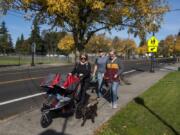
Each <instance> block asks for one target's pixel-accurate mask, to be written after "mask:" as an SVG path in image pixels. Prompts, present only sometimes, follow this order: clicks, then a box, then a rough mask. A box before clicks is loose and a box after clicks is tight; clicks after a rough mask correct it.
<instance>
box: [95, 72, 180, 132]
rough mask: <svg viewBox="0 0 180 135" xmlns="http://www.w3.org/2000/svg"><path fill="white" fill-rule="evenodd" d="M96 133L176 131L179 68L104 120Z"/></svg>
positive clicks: (179, 110) (179, 102)
mask: <svg viewBox="0 0 180 135" xmlns="http://www.w3.org/2000/svg"><path fill="white" fill-rule="evenodd" d="M95 134H96V135H179V134H180V72H173V73H170V74H168V75H167V76H165V77H164V78H163V79H161V80H160V81H159V82H158V83H157V84H155V85H154V86H152V87H151V88H150V89H149V90H148V91H146V92H145V93H144V94H143V95H141V96H139V97H138V98H136V99H135V100H134V101H132V102H131V103H129V104H128V105H127V106H126V107H125V108H123V109H122V110H121V111H119V112H117V113H116V115H115V116H113V117H112V118H111V119H110V120H109V121H108V122H107V123H105V124H104V125H103V126H102V127H101V128H100V129H99V130H98V131H96V133H95Z"/></svg>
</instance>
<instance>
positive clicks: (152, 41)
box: [148, 36, 159, 47]
mask: <svg viewBox="0 0 180 135" xmlns="http://www.w3.org/2000/svg"><path fill="white" fill-rule="evenodd" d="M158 44H159V41H158V39H157V38H156V37H155V36H152V37H151V38H150V39H149V40H148V47H149V46H154V47H157V46H158Z"/></svg>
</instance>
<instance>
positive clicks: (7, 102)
mask: <svg viewBox="0 0 180 135" xmlns="http://www.w3.org/2000/svg"><path fill="white" fill-rule="evenodd" d="M135 71H136V70H130V71H127V72H124V74H128V73H132V72H135ZM45 93H46V92H41V93H36V94H34V95H29V96H25V97H21V98H17V99H12V100H9V101H5V102H1V103H0V106H3V105H6V104H10V103H14V102H18V101H22V100H25V99H29V98H33V97H37V96H41V95H44V94H45Z"/></svg>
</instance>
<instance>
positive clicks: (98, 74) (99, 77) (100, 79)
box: [97, 72, 104, 97]
mask: <svg viewBox="0 0 180 135" xmlns="http://www.w3.org/2000/svg"><path fill="white" fill-rule="evenodd" d="M103 77H104V73H100V72H98V73H97V81H98V91H97V94H98V96H99V97H101V96H102V85H103Z"/></svg>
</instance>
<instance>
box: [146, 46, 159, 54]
mask: <svg viewBox="0 0 180 135" xmlns="http://www.w3.org/2000/svg"><path fill="white" fill-rule="evenodd" d="M157 48H158V47H157V46H148V52H150V53H156V52H157Z"/></svg>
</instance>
